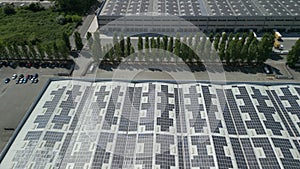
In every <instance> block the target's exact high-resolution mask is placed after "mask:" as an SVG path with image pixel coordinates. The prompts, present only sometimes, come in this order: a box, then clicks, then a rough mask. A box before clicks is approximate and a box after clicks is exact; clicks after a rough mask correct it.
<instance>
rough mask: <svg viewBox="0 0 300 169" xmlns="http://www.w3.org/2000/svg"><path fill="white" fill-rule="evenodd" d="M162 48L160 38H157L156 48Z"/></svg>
mask: <svg viewBox="0 0 300 169" xmlns="http://www.w3.org/2000/svg"><path fill="white" fill-rule="evenodd" d="M159 47H160V36H158V37H157V38H156V48H159Z"/></svg>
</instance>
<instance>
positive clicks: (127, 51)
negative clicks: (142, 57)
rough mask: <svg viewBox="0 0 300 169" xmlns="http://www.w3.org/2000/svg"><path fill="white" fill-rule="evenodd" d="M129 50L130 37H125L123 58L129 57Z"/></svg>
mask: <svg viewBox="0 0 300 169" xmlns="http://www.w3.org/2000/svg"><path fill="white" fill-rule="evenodd" d="M130 48H131V40H130V36H127V38H126V48H125V56H129V55H130Z"/></svg>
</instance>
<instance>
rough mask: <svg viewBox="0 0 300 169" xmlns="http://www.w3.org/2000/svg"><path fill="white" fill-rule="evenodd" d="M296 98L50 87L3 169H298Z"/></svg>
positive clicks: (273, 93) (279, 89)
mask: <svg viewBox="0 0 300 169" xmlns="http://www.w3.org/2000/svg"><path fill="white" fill-rule="evenodd" d="M193 2H194V1H193V0H191V3H193ZM219 3H222V2H219ZM222 4H223V3H222ZM70 84H72V85H70ZM57 86H59V87H57ZM299 92H300V85H289V86H286V85H285V86H284V85H283V86H263V85H251V84H236V85H215V84H206V83H187V84H169V83H159V82H155V83H147V82H143V83H129V82H128V83H127V82H117V83H116V82H85V81H71V80H63V81H53V82H51V83H50V84H49V86H48V88H47V90H46V91H45V93H44V94H43V96H42V98H41V99H40V100H39V102H38V103H37V106H36V107H35V108H34V110H33V111H32V112H31V115H30V117H29V118H28V120H27V121H26V123H25V124H24V125H23V127H22V129H21V130H20V131H19V134H18V135H17V137H16V138H15V139H14V142H13V143H12V146H11V148H10V149H9V151H8V152H7V153H6V155H5V156H4V158H3V160H2V162H1V164H0V168H3V166H5V168H7V167H12V166H14V168H18V169H21V168H22V169H23V168H26V167H27V168H28V167H30V166H32V167H36V168H43V167H45V166H46V167H48V166H53V167H54V168H68V167H69V168H72V167H75V166H76V167H78V168H95V169H96V168H149V169H150V168H166V169H169V168H193V167H195V168H207V169H209V168H213V167H214V168H251V169H252V168H272V169H273V168H297V167H298V166H299V165H300V160H299V159H300V142H299V140H300V137H299V135H298V134H297V133H298V132H299V117H298V115H299V113H298V112H299V108H300V107H299V103H300V102H299V95H300V93H299Z"/></svg>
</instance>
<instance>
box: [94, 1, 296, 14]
mask: <svg viewBox="0 0 300 169" xmlns="http://www.w3.org/2000/svg"><path fill="white" fill-rule="evenodd" d="M141 13H163V14H169V15H175V16H298V15H299V14H300V1H299V0H273V1H268V0H267V1H261V0H229V1H224V0H106V2H105V4H104V7H103V9H102V11H101V13H100V15H112V16H126V15H136V14H141Z"/></svg>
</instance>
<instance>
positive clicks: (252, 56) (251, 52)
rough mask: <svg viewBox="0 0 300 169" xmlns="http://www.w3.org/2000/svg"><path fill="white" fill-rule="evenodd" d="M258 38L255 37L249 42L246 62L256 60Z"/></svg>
mask: <svg viewBox="0 0 300 169" xmlns="http://www.w3.org/2000/svg"><path fill="white" fill-rule="evenodd" d="M258 52H259V51H258V40H257V39H256V38H255V39H253V40H252V42H251V43H250V46H249V48H248V57H247V63H248V64H251V63H252V62H253V60H255V61H256V62H257V59H258Z"/></svg>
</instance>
